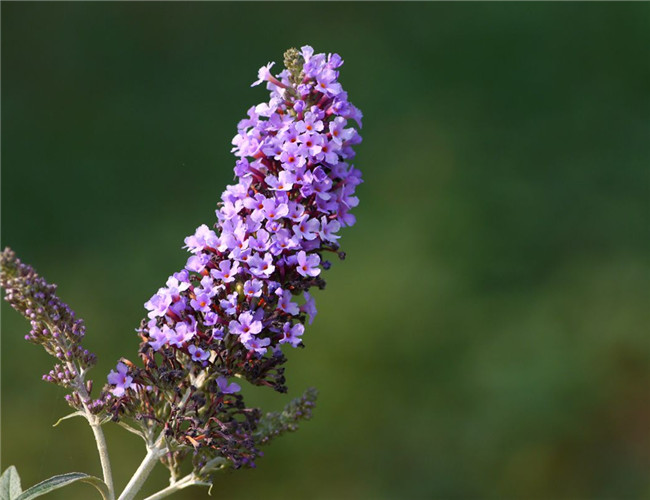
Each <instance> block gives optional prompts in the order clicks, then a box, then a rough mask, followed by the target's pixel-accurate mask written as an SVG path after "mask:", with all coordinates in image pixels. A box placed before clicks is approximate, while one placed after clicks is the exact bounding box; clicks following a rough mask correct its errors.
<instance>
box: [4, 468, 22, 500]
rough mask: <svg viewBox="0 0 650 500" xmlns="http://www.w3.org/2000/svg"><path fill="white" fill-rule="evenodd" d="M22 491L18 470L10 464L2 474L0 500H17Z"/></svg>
mask: <svg viewBox="0 0 650 500" xmlns="http://www.w3.org/2000/svg"><path fill="white" fill-rule="evenodd" d="M22 491H23V490H22V488H21V487H20V476H19V475H18V471H17V470H16V468H15V467H14V466H13V465H10V466H9V467H7V470H5V471H4V472H3V473H2V476H0V500H15V499H16V498H18V496H19V495H20V494H21V493H22Z"/></svg>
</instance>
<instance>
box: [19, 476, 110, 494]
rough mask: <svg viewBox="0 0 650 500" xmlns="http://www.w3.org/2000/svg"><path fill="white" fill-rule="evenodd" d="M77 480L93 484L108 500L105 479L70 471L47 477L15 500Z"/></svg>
mask: <svg viewBox="0 0 650 500" xmlns="http://www.w3.org/2000/svg"><path fill="white" fill-rule="evenodd" d="M77 481H81V482H82V483H88V484H92V485H93V486H94V487H95V488H97V489H98V490H99V492H100V493H101V495H102V498H104V500H108V498H109V494H108V487H107V486H106V484H105V483H104V481H102V480H101V479H99V478H97V477H94V476H89V475H88V474H84V473H83V472H69V473H68V474H61V475H60V476H54V477H51V478H50V479H46V480H45V481H42V482H40V483H38V484H37V485H34V486H32V487H31V488H29V489H27V490H25V491H24V492H23V493H22V494H21V495H20V496H18V497H16V498H15V500H31V499H32V498H36V497H40V496H41V495H45V494H46V493H49V492H50V491H53V490H58V489H59V488H63V487H64V486H67V485H69V484H72V483H76V482H77ZM12 500H14V499H12Z"/></svg>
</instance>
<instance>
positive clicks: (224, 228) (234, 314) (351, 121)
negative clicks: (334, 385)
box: [0, 46, 362, 500]
mask: <svg viewBox="0 0 650 500" xmlns="http://www.w3.org/2000/svg"><path fill="white" fill-rule="evenodd" d="M284 64H285V69H284V70H283V71H281V72H280V73H278V74H275V75H274V74H272V73H271V68H272V66H273V64H272V63H269V64H267V65H266V66H263V67H262V68H261V69H260V70H259V72H258V79H257V81H255V82H254V83H253V86H255V85H259V84H261V83H265V84H266V87H267V89H268V90H269V91H270V96H269V100H268V101H267V102H264V103H262V104H259V105H257V106H253V107H251V108H250V109H249V110H248V117H247V118H245V119H243V120H241V121H240V122H239V124H238V127H237V129H238V130H237V135H236V136H235V137H234V139H233V141H232V143H233V146H234V147H233V149H232V152H233V153H234V154H235V156H236V157H237V161H236V164H235V167H234V172H235V176H236V179H237V182H236V183H235V184H233V185H230V186H228V187H227V188H226V190H225V191H224V192H223V194H222V196H221V202H220V203H219V204H218V208H217V210H216V221H215V223H214V224H212V225H211V226H208V225H201V226H200V227H198V228H197V229H196V231H195V232H194V234H192V235H190V236H188V237H187V238H186V239H185V248H186V249H187V250H188V251H189V252H190V254H191V255H190V256H189V258H188V259H187V263H186V265H185V267H184V268H183V269H181V270H180V271H178V272H176V273H174V274H172V275H171V276H170V277H169V278H168V279H167V282H166V285H165V286H164V287H162V288H160V289H159V290H158V291H157V292H156V293H155V294H154V295H153V296H152V297H151V298H150V299H149V300H148V301H147V302H146V303H145V308H146V309H147V318H145V319H143V320H142V322H141V323H140V327H139V328H138V330H137V331H138V333H139V335H140V338H141V343H140V349H139V352H138V355H139V357H140V361H141V364H135V363H132V362H131V361H129V360H128V359H124V358H123V359H121V360H120V361H119V362H118V364H117V366H116V368H115V369H114V370H111V372H110V373H109V375H108V384H106V385H105V386H104V389H103V390H102V392H101V395H100V396H99V398H98V399H96V400H93V399H91V397H90V393H91V390H92V383H91V382H90V381H86V379H85V375H86V372H87V370H88V369H89V368H90V367H91V366H92V365H93V364H94V363H95V356H94V355H93V354H91V353H89V352H88V351H87V350H85V349H84V348H83V347H82V345H81V340H82V338H83V337H84V334H85V327H84V324H83V322H82V321H81V320H79V319H77V318H76V317H75V314H74V312H73V311H72V310H71V309H70V308H69V307H68V306H67V305H66V304H64V303H63V302H61V300H60V299H59V298H58V297H57V296H56V294H55V290H56V286H54V285H49V284H48V283H46V282H45V281H44V280H43V279H42V278H40V277H39V276H38V275H37V274H36V273H35V272H34V270H33V269H32V268H31V267H29V266H26V265H24V264H22V263H21V262H20V260H18V259H17V258H16V256H15V254H14V253H13V252H12V251H11V250H9V249H6V250H5V251H4V252H3V253H2V254H1V255H0V267H1V273H0V286H2V287H3V288H5V290H6V300H7V301H9V303H10V304H11V305H12V306H13V307H14V308H15V309H16V310H18V311H19V312H20V313H22V314H23V315H24V316H25V317H27V318H28V320H29V321H30V322H31V326H32V329H31V331H30V333H29V335H27V336H26V338H27V340H29V341H31V342H34V343H37V344H40V345H42V346H43V347H44V348H45V350H46V351H47V352H48V353H50V354H52V355H53V356H55V357H56V358H57V359H58V360H59V362H58V363H57V364H56V365H55V367H54V369H53V370H52V371H51V372H50V373H48V374H47V375H45V376H44V377H43V378H44V379H45V380H47V381H50V382H53V383H55V384H58V385H61V386H63V387H65V388H67V389H70V394H69V395H68V396H66V398H67V400H68V402H69V404H70V405H71V406H72V407H73V408H75V409H77V410H78V411H76V412H74V413H73V414H72V415H82V416H84V417H85V418H86V419H87V420H88V423H89V424H90V425H91V428H92V429H93V433H94V436H95V440H96V442H97V446H98V450H99V454H100V460H101V462H102V471H103V473H104V482H103V483H102V482H101V481H99V480H98V481H99V483H101V484H100V486H101V485H102V484H103V486H104V487H105V492H107V495H108V496H107V498H114V491H113V490H114V488H113V482H112V473H111V467H110V462H109V460H108V452H107V449H106V442H105V438H104V436H103V433H102V431H101V426H102V425H103V424H104V423H106V422H108V421H109V420H110V419H111V417H112V420H114V421H116V422H118V423H119V424H120V425H121V426H122V427H125V428H126V429H128V430H129V431H131V432H133V433H135V434H137V435H139V436H140V437H141V438H142V439H143V440H144V441H145V443H146V447H147V454H146V456H145V458H144V460H143V462H142V464H141V465H140V467H138V470H137V471H136V473H135V474H134V476H133V477H132V478H131V480H130V481H129V482H128V484H127V485H126V487H125V488H124V491H123V492H122V494H121V495H120V497H119V499H120V500H133V499H134V498H135V495H136V494H137V493H138V492H139V490H140V488H141V486H142V484H143V482H144V480H145V479H146V477H147V476H148V475H149V473H150V472H151V470H152V469H153V467H154V466H155V464H156V463H157V462H158V461H159V460H160V461H161V462H162V463H163V464H164V465H166V466H167V467H168V468H169V470H170V473H171V479H170V486H169V487H167V488H165V489H164V490H161V492H159V494H157V495H154V496H155V498H162V497H163V496H166V495H167V494H170V493H171V492H173V491H177V490H179V489H181V488H184V487H186V486H190V485H209V484H212V480H211V475H212V474H213V473H214V472H216V471H218V470H220V469H223V468H225V467H234V468H237V467H242V466H248V467H254V466H255V459H256V458H257V457H258V456H260V455H261V454H262V453H261V452H260V451H259V447H260V446H262V445H265V444H267V443H268V442H269V441H270V440H271V439H273V438H274V437H276V436H279V435H281V434H282V433H284V432H288V431H294V430H296V429H297V426H298V422H299V420H301V419H306V418H310V416H311V411H312V409H313V407H314V404H315V399H316V391H315V390H313V389H308V390H307V392H306V393H305V394H304V395H303V396H302V397H300V398H297V399H295V400H294V401H293V402H290V403H289V404H288V405H287V406H286V407H285V409H284V411H282V412H280V413H267V414H265V415H263V414H262V412H261V411H260V410H259V409H258V408H249V407H247V406H246V404H245V403H244V398H243V396H242V394H241V386H240V385H239V383H237V382H234V381H233V379H234V378H235V377H237V378H239V379H243V380H246V381H248V382H250V383H251V384H254V385H263V386H268V387H271V388H273V389H275V390H276V391H279V392H286V390H287V388H286V386H285V379H284V368H283V367H282V365H283V364H284V362H285V361H286V358H285V356H284V353H283V346H285V345H286V346H289V347H292V348H296V347H303V346H304V343H303V336H304V332H305V324H306V323H310V324H311V322H312V321H313V319H314V317H315V315H316V307H315V304H314V299H313V297H312V296H311V294H310V290H311V288H312V287H318V288H321V289H322V288H324V286H325V281H324V280H323V278H322V276H321V273H322V271H323V270H326V269H328V268H329V267H330V266H331V263H330V262H329V261H328V260H327V255H335V256H338V257H339V258H340V259H343V258H344V257H345V253H344V252H342V251H340V247H339V243H338V240H339V234H338V233H339V231H340V229H341V228H343V227H346V226H352V225H353V224H354V223H355V217H354V216H353V215H352V214H351V212H350V211H351V209H352V208H354V207H355V206H356V205H357V204H358V198H357V197H356V196H355V190H356V187H357V186H358V185H359V184H360V183H361V182H362V181H361V173H360V172H359V171H358V170H357V169H355V168H354V166H353V165H352V163H351V161H352V159H353V158H354V156H355V152H354V149H353V147H354V146H355V145H357V144H359V143H360V142H361V137H360V135H359V133H358V132H357V128H360V127H361V118H362V115H361V112H360V111H359V110H358V109H357V108H356V107H355V106H353V105H352V104H350V102H348V100H347V94H346V92H345V91H344V90H343V88H342V87H341V85H340V83H338V76H339V71H338V70H339V68H340V67H341V65H342V64H343V61H342V60H341V58H340V57H339V56H338V55H337V54H329V55H326V54H315V53H314V51H313V49H312V48H311V47H309V46H305V47H302V49H301V50H300V51H298V50H296V49H290V50H289V51H287V52H286V53H285V60H284ZM186 458H190V459H191V463H192V472H191V473H190V474H189V475H186V476H185V477H184V478H182V479H179V477H180V475H181V473H182V471H183V470H186V468H185V467H183V466H182V465H183V463H184V462H185V459H186ZM99 483H98V484H99ZM102 491H104V490H102ZM151 498H154V497H151Z"/></svg>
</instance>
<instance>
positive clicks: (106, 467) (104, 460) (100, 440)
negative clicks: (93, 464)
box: [89, 420, 115, 500]
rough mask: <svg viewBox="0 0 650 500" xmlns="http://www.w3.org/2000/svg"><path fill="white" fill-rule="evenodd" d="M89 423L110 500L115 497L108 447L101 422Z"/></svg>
mask: <svg viewBox="0 0 650 500" xmlns="http://www.w3.org/2000/svg"><path fill="white" fill-rule="evenodd" d="M89 423H90V428H91V429H92V430H93V434H94V435H95V443H97V451H98V452H99V461H100V462H101V464H102V472H103V474H104V483H106V486H107V487H108V495H109V499H110V500H114V499H115V489H114V486H113V474H112V472H111V461H110V460H109V458H108V447H107V446H106V438H105V437H104V432H103V431H102V426H101V424H98V423H96V422H95V423H91V422H90V420H89Z"/></svg>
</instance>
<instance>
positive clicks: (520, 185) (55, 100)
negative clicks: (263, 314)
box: [2, 2, 650, 499]
mask: <svg viewBox="0 0 650 500" xmlns="http://www.w3.org/2000/svg"><path fill="white" fill-rule="evenodd" d="M649 21H650V5H648V4H647V3H636V4H586V3H584V4H538V3H534V4H474V3H460V4H438V3H435V4H434V3H428V4H424V3H411V4H397V3H358V4H352V3H346V4H338V3H336V4H335V3H240V4H233V3H187V4H184V3H183V4H181V3H137V4H136V3H134V4H131V3H86V4H84V3H6V2H3V3H2V73H3V78H2V128H3V131H2V132H3V133H2V146H3V148H2V167H3V168H2V243H3V245H10V246H11V247H13V248H14V249H15V250H16V251H17V252H18V254H19V255H20V256H21V257H22V258H23V259H24V260H25V261H27V262H29V263H31V264H33V265H34V266H35V267H36V269H37V270H38V271H39V272H41V273H42V274H43V275H44V276H45V277H46V278H47V279H48V280H50V281H52V282H56V283H58V284H59V285H60V289H59V290H60V294H61V296H62V297H63V299H64V300H66V301H67V302H68V303H69V304H71V305H72V307H73V308H74V309H75V310H76V311H77V312H78V314H79V315H80V316H81V317H83V318H85V319H86V321H87V325H88V330H89V335H88V337H87V346H88V347H89V348H90V349H92V350H93V351H95V352H97V353H99V354H100V357H99V363H98V366H97V367H96V368H95V369H94V370H93V372H92V374H93V375H94V378H95V379H96V381H97V383H99V384H102V383H103V382H104V380H105V375H106V373H107V372H108V371H109V369H110V368H111V367H113V366H114V365H115V362H116V360H117V359H118V358H119V357H120V356H126V357H130V358H132V359H133V358H135V357H136V354H135V353H136V349H137V344H138V339H137V337H136V335H135V334H134V332H133V329H134V328H135V327H136V326H137V325H138V322H139V320H140V318H141V317H142V316H143V315H144V309H143V307H142V304H143V303H144V302H145V301H146V300H147V299H148V298H149V297H150V296H151V294H152V293H153V292H154V291H155V290H157V288H158V287H159V286H161V285H162V284H163V283H164V281H165V279H166V277H167V276H168V275H169V274H170V273H171V272H173V271H175V270H177V269H179V268H180V267H181V266H182V265H183V263H184V262H185V259H186V254H185V252H184V251H183V250H182V249H181V246H182V244H183V238H184V237H185V236H186V235H187V234H190V233H192V232H193V231H194V228H195V227H196V226H198V225H199V224H201V223H204V222H211V221H212V220H213V219H214V209H215V206H216V202H217V200H218V197H219V195H220V193H221V191H222V190H223V189H224V188H225V186H226V184H227V183H229V182H231V181H232V167H233V165H234V158H233V157H232V155H231V154H230V153H229V151H230V147H231V146H230V140H231V138H232V137H233V135H234V134H235V127H236V123H237V121H238V120H239V119H240V118H242V117H244V116H245V111H246V110H247V109H248V108H249V107H250V106H251V105H253V104H256V103H258V102H261V101H262V100H264V99H265V93H264V91H263V90H261V89H259V88H255V89H251V88H249V85H250V83H251V82H252V81H254V80H255V78H256V75H257V69H258V68H259V67H260V66H261V65H262V64H265V63H266V62H267V61H269V60H275V61H278V62H280V61H281V59H282V53H283V51H284V50H285V49H286V48H288V47H290V46H294V45H297V46H300V45H302V44H305V43H309V44H311V45H313V46H314V47H315V48H316V49H317V51H325V52H329V51H336V52H339V53H340V54H341V55H342V56H343V58H344V59H345V60H346V64H345V66H344V67H343V69H342V74H341V81H342V83H343V84H344V87H345V88H346V89H347V91H348V92H349V95H350V99H351V100H352V101H353V102H354V103H355V104H356V105H357V106H359V107H360V108H361V109H362V110H363V111H364V113H365V128H364V129H363V137H364V142H363V144H362V145H361V146H360V147H359V148H358V157H357V163H356V164H357V166H358V167H359V168H360V169H362V171H363V172H364V177H365V184H363V185H362V186H361V189H360V192H359V195H360V198H361V205H360V206H359V208H358V209H357V211H356V214H357V216H358V225H357V226H356V227H354V228H352V229H350V230H346V231H345V232H344V237H343V239H342V244H343V247H344V249H345V250H346V251H347V252H348V259H347V260H346V261H345V262H343V263H338V262H337V263H335V265H334V266H333V268H332V270H331V271H330V272H328V273H327V274H326V278H327V280H328V288H327V290H326V291H325V292H322V293H319V294H318V296H317V303H318V307H319V316H318V317H317V319H316V321H315V323H314V325H313V326H312V327H311V328H309V329H308V332H307V335H306V344H307V346H308V348H307V349H306V350H300V351H298V352H293V353H291V354H292V355H291V357H290V361H289V363H288V365H287V369H288V380H289V386H290V395H297V394H298V393H300V392H302V391H303V390H304V389H305V388H306V387H308V386H311V385H313V386H316V387H318V388H319V389H320V391H321V393H320V402H319V405H318V408H317V410H316V412H315V418H314V419H313V420H312V421H310V422H308V423H306V424H304V425H303V427H302V429H301V430H300V431H299V432H298V433H296V434H292V435H288V436H286V437H283V438H282V439H280V440H278V441H277V442H275V443H274V444H273V445H272V446H270V447H269V448H268V449H266V456H265V457H264V458H263V459H261V460H260V461H259V464H258V469H257V470H255V471H250V470H246V471H238V472H235V473H229V474H227V475H225V476H223V477H222V478H221V480H220V481H219V483H218V485H217V486H216V488H215V490H214V495H215V497H216V498H228V499H253V498H259V497H260V496H262V495H264V497H265V498H269V499H286V498H292V499H293V498H310V499H311V498H314V499H375V498H376V499H383V498H386V499H388V498H391V499H402V498H403V499H407V498H454V499H465V498H466V499H469V498H499V499H537V498H538V499H569V498H570V499H595V498H603V499H604V498H607V499H623V498H625V499H627V498H630V499H637V498H638V499H641V498H649V497H650V479H649V475H648V471H649V470H650V336H649V331H648V323H649V320H650V317H649V316H650V314H649V309H650V308H649V307H648V306H649V305H650V301H649V299H650V263H649V259H648V256H649V253H648V251H649V250H650V248H649V247H650V240H649V237H648V222H649V219H650V206H649V199H650V196H649V195H650V192H649V188H650V178H649V177H650V176H649V169H648V166H649V160H650V151H649V146H648V139H649V137H650V136H649V133H650V126H649V118H650V62H649V61H650V31H649V30H648V22H649ZM2 307H3V309H2V403H3V404H2V462H3V467H6V466H8V465H10V464H15V465H16V466H17V467H18V470H19V471H20V473H21V475H22V478H23V484H24V485H25V486H29V485H31V484H34V483H36V482H37V481H40V480H41V479H44V478H45V477H49V476H50V475H53V474H58V473H63V472H69V471H74V470H80V471H85V472H89V473H94V474H97V475H99V473H100V469H99V464H98V461H97V457H96V452H95V449H94V445H93V443H92V438H91V433H90V431H89V430H88V429H87V427H85V426H84V423H83V422H82V421H81V420H78V421H75V420H68V421H65V422H64V423H62V424H61V425H60V426H59V427H57V428H56V429H52V428H51V425H52V424H53V423H54V422H55V421H56V420H57V419H58V418H59V417H60V416H62V415H64V414H66V412H67V411H68V410H67V406H66V405H65V403H64V402H63V401H62V395H63V393H62V390H60V389H58V388H56V387H54V386H51V385H48V384H45V383H43V382H41V381H40V376H41V374H42V373H44V372H46V371H47V370H48V369H49V367H50V366H51V361H50V358H48V357H47V356H46V355H45V354H44V352H42V351H41V350H40V349H37V348H35V347H34V346H32V345H29V344H27V343H26V342H24V341H23V340H22V337H23V335H24V334H25V333H26V331H27V330H28V325H27V323H26V322H25V321H24V320H23V319H22V318H21V317H19V316H18V315H17V314H16V313H14V312H13V311H11V310H10V309H9V308H8V307H7V306H6V305H5V304H4V303H3V306H2ZM248 393H249V399H250V402H251V403H254V404H260V405H263V406H264V407H265V408H267V409H278V408H280V407H281V406H282V405H283V404H284V403H285V401H287V400H288V398H287V397H286V396H282V395H276V394H268V393H267V391H248ZM107 433H108V439H109V446H110V450H111V452H112V456H113V466H114V469H115V474H116V482H117V484H118V485H119V486H122V485H124V484H125V482H126V481H127V478H128V477H129V475H130V473H132V472H133V470H134V469H135V467H136V466H137V464H138V463H139V462H140V460H141V458H142V456H143V454H144V452H143V447H142V445H141V443H140V442H139V440H138V439H137V438H136V437H134V436H132V435H129V434H128V433H126V432H124V431H123V430H122V429H119V428H113V427H110V428H109V429H108V430H107ZM165 482H166V477H165V474H164V470H163V469H162V468H160V469H159V470H158V471H157V473H156V474H155V475H154V479H152V481H151V482H150V483H149V485H148V487H147V489H146V491H147V492H149V493H151V492H153V491H155V489H157V488H156V485H157V486H158V487H162V486H163V485H164V484H165ZM204 494H205V493H204V492H203V491H200V490H198V489H195V490H186V491H185V492H183V494H181V495H178V496H177V497H176V498H186V499H190V498H203V496H204ZM93 495H94V493H93V492H92V491H91V490H90V487H88V486H84V485H80V486H74V487H71V488H70V489H69V490H60V492H57V493H56V494H52V495H51V497H50V498H53V499H55V498H58V499H87V498H91V497H93Z"/></svg>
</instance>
